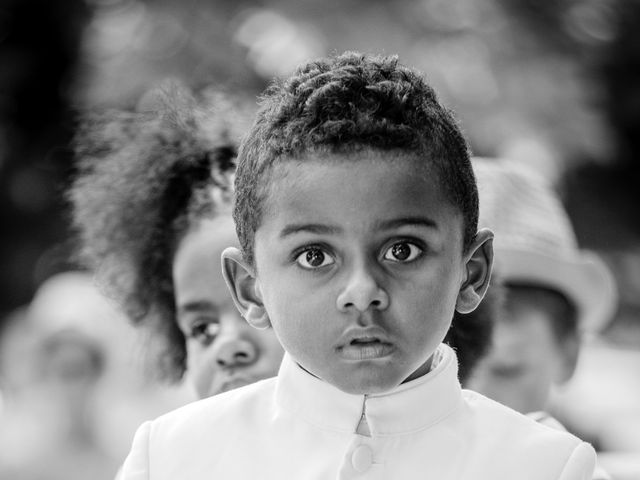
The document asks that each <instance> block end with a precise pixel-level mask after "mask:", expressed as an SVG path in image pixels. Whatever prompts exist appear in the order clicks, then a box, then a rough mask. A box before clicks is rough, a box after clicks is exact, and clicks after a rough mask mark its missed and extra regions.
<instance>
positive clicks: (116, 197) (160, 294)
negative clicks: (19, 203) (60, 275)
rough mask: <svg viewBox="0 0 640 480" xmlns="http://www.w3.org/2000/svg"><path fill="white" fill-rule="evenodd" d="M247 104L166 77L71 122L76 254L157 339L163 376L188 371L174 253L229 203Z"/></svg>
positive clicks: (71, 190)
mask: <svg viewBox="0 0 640 480" xmlns="http://www.w3.org/2000/svg"><path fill="white" fill-rule="evenodd" d="M248 105H249V104H248V102H242V101H240V100H239V99H237V98H235V99H234V100H231V99H230V98H229V96H228V95H224V94H223V93H222V92H220V91H213V90H201V91H200V92H199V93H198V94H193V93H192V92H190V91H189V90H188V89H186V88H184V87H183V86H181V85H178V84H175V83H171V84H169V86H165V87H163V88H159V89H157V90H156V91H152V92H151V93H150V94H147V95H146V96H143V98H142V100H141V102H140V104H139V108H138V109H137V110H135V111H133V110H130V111H123V110H108V111H102V112H88V113H86V114H84V115H83V116H82V117H81V118H80V121H79V126H78V129H77V134H76V136H75V138H74V141H73V147H74V150H75V154H76V161H77V163H76V168H77V171H76V173H75V177H74V180H73V182H72V185H71V187H70V188H69V191H68V200H69V201H70V203H71V211H72V224H73V227H74V229H75V231H76V233H77V235H78V237H79V244H80V245H81V247H80V249H79V252H78V256H79V259H80V261H81V262H82V263H84V264H85V265H87V266H88V267H89V268H91V269H92V270H93V271H94V272H95V274H96V278H97V281H98V283H99V285H100V287H101V288H102V289H103V291H105V292H106V294H107V295H108V296H109V297H112V298H114V299H115V300H116V302H117V303H118V304H119V305H120V306H121V307H122V309H123V310H124V312H125V313H126V314H127V316H128V317H129V318H130V319H131V321H132V322H133V323H134V324H144V325H146V326H148V327H149V328H150V329H151V331H152V332H153V333H155V336H157V337H159V339H160V341H161V345H162V346H161V349H160V351H159V355H158V359H157V360H158V362H157V366H158V371H159V373H160V375H161V377H163V378H165V379H169V380H178V379H180V378H181V377H182V375H183V373H184V370H185V367H186V346H185V339H184V336H183V335H182V333H181V331H180V330H179V328H178V327H177V324H176V322H175V304H174V291H173V280H172V259H173V255H174V253H175V249H176V247H177V245H178V243H179V242H180V240H181V239H182V237H183V236H184V234H185V233H186V231H187V230H188V229H189V228H190V227H191V226H192V225H195V223H196V222H198V220H199V219H202V218H206V217H211V216H213V215H214V214H215V209H216V207H217V206H218V204H219V203H220V202H224V203H227V202H230V188H231V187H230V185H231V183H232V180H231V177H232V175H233V171H234V169H235V157H236V151H237V146H238V143H239V139H240V136H241V133H242V132H243V131H244V129H245V128H246V126H247V124H245V119H247V120H248V119H249V118H250V116H249V115H250V113H251V109H250V108H249V107H248Z"/></svg>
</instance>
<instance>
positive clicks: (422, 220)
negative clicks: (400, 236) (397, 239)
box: [376, 216, 438, 230]
mask: <svg viewBox="0 0 640 480" xmlns="http://www.w3.org/2000/svg"><path fill="white" fill-rule="evenodd" d="M405 226H416V227H427V228H435V229H437V228H438V224H437V222H436V221H435V220H432V219H431V218H428V217H421V216H415V217H414V216H412V217H401V218H394V219H391V220H382V221H380V222H378V224H377V225H376V227H377V228H378V229H380V230H392V229H394V228H399V227H405Z"/></svg>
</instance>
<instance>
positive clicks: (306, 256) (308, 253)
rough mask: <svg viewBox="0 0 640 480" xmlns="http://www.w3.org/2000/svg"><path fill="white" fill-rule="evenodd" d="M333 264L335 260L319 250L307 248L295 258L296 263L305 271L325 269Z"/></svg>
mask: <svg viewBox="0 0 640 480" xmlns="http://www.w3.org/2000/svg"><path fill="white" fill-rule="evenodd" d="M334 262H335V260H334V259H333V258H332V257H331V256H330V255H329V254H327V253H325V252H324V251H323V250H321V249H320V248H308V249H307V250H305V251H304V252H302V253H301V254H300V255H298V256H297V257H296V263H297V264H298V265H300V266H301V267H302V268H306V269H307V270H313V269H315V268H320V267H326V266H327V265H331V264H332V263H334Z"/></svg>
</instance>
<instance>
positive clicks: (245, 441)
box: [122, 345, 595, 480]
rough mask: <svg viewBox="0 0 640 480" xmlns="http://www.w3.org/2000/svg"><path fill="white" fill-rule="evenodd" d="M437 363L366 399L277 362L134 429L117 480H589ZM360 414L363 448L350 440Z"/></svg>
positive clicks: (578, 466) (585, 468)
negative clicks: (269, 375)
mask: <svg viewBox="0 0 640 480" xmlns="http://www.w3.org/2000/svg"><path fill="white" fill-rule="evenodd" d="M439 355H441V360H440V361H439V362H438V363H437V365H436V366H435V367H434V368H433V369H432V371H431V372H429V373H428V374H426V375H424V376H422V377H420V378H418V379H415V380H413V381H411V382H407V383H405V384H402V385H400V386H399V387H397V388H395V389H394V390H392V391H391V392H388V393H385V394H376V395H367V396H364V395H352V394H347V393H344V392H342V391H340V390H338V389H337V388H335V387H333V386H332V385H330V384H328V383H326V382H323V381H322V380H319V379H317V378H315V377H313V376H312V375H310V374H308V373H307V372H305V371H304V370H303V369H302V368H300V367H299V366H298V365H296V364H295V362H294V361H293V360H292V359H291V357H289V356H288V355H285V357H284V359H283V362H282V365H281V368H280V372H279V374H278V376H277V377H276V378H273V379H268V380H263V381H261V382H258V383H256V384H253V385H249V386H247V387H243V388H241V389H238V390H233V391H230V392H226V393H224V394H221V395H218V396H215V397H212V398H210V399H205V400H201V401H198V402H195V403H193V404H190V405H187V406H185V407H183V408H181V409H178V410H176V411H174V412H171V413H169V414H167V415H164V416H162V417H160V418H158V419H156V420H154V421H153V422H147V423H145V424H143V425H142V426H141V427H140V429H139V430H138V432H137V433H136V436H135V439H134V442H133V447H132V449H131V452H130V454H129V456H128V457H127V460H126V461H125V464H124V466H123V472H122V478H123V479H126V480H132V479H135V480H146V479H153V480H169V479H185V480H195V479H204V478H214V479H251V480H253V479H278V480H281V479H296V480H297V479H352V478H353V479H359V478H368V479H369V478H370V479H412V478H416V479H417V478H434V479H438V480H447V479H474V480H478V479H487V480H489V479H490V480H501V479H504V480H513V479H518V480H534V479H535V480H547V479H549V480H551V479H562V480H574V479H575V480H578V479H580V480H588V479H590V478H591V473H592V471H593V465H594V459H595V453H594V451H593V449H592V448H591V446H590V445H588V444H587V443H584V442H582V441H580V440H579V439H577V438H576V437H574V436H572V435H571V434H569V433H566V432H561V431H556V430H553V429H550V428H548V427H545V426H543V425H540V424H538V423H536V422H534V421H533V420H531V419H528V418H526V417H525V416H523V415H520V414H518V413H516V412H515V411H513V410H510V409H508V408H507V407H504V406H502V405H500V404H498V403H496V402H493V401H492V400H489V399H487V398H486V397H483V396H482V395H479V394H477V393H475V392H471V391H467V390H462V389H461V387H460V384H459V382H458V379H457V360H456V357H455V353H454V352H453V350H451V349H450V348H449V347H447V346H445V345H441V346H440V347H439ZM365 403H366V405H365ZM363 409H364V411H365V412H366V421H367V425H368V430H369V433H370V436H364V435H359V434H357V433H356V429H357V426H358V424H359V423H360V419H361V417H362V412H363Z"/></svg>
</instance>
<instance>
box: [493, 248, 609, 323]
mask: <svg viewBox="0 0 640 480" xmlns="http://www.w3.org/2000/svg"><path fill="white" fill-rule="evenodd" d="M495 272H496V275H497V276H499V277H500V279H502V281H504V282H514V281H516V282H517V281H520V282H523V283H525V282H526V283H534V284H540V285H544V286H548V287H551V288H556V289H557V290H558V291H560V292H561V293H564V294H565V295H566V296H567V297H568V298H569V299H570V300H572V301H573V302H574V303H575V305H576V308H577V310H578V322H579V326H580V328H581V330H583V331H585V332H598V331H601V330H602V329H603V328H604V327H605V326H606V325H607V324H608V323H609V322H610V320H611V318H612V316H613V314H614V313H615V311H616V308H617V301H618V291H617V288H616V283H615V280H614V278H613V276H612V275H611V273H610V271H609V269H608V268H607V267H606V265H605V264H604V262H603V261H602V260H601V259H600V258H599V257H598V256H596V255H594V254H592V253H590V252H586V251H583V252H581V253H580V256H579V257H577V258H574V259H567V258H563V259H558V258H557V257H550V256H548V255H544V254H541V253H534V252H531V251H526V250H517V249H501V248H496V249H495Z"/></svg>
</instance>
